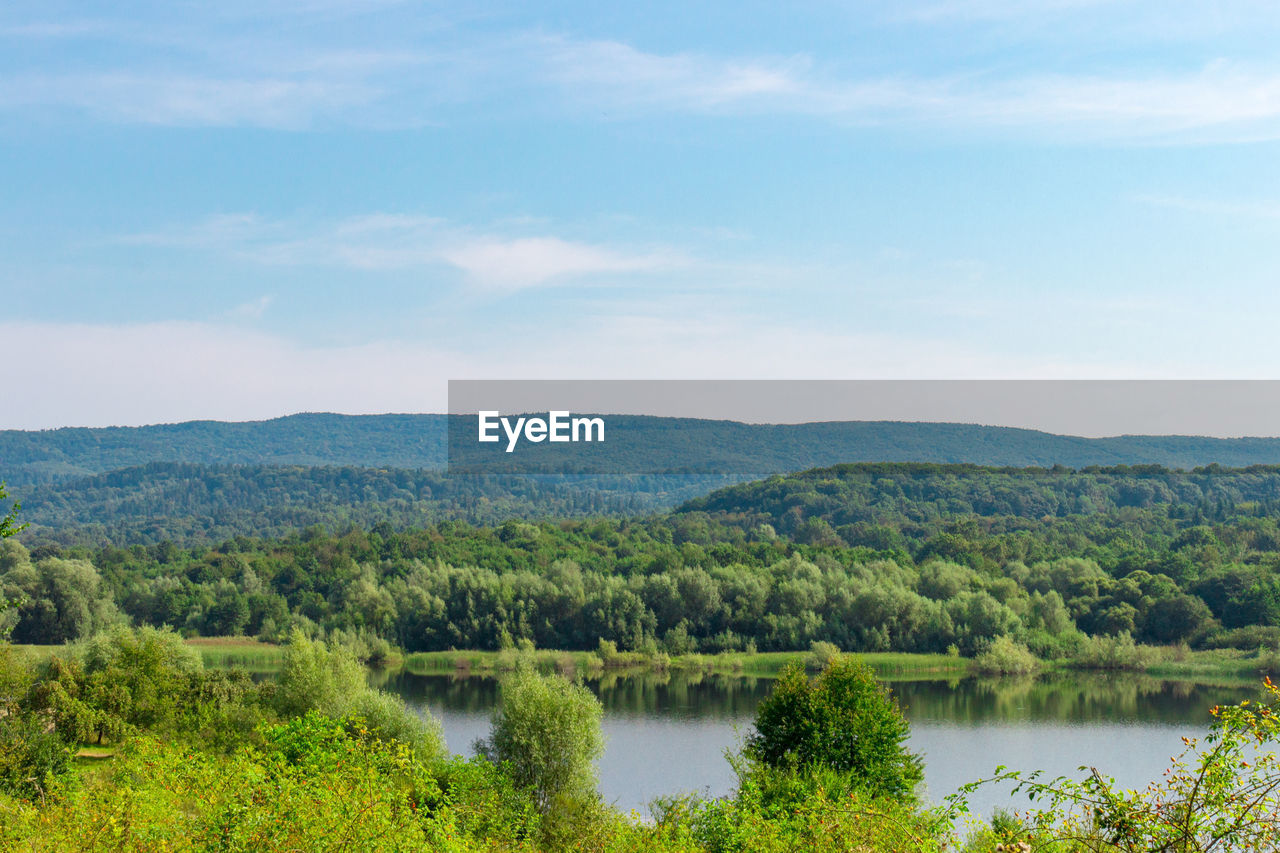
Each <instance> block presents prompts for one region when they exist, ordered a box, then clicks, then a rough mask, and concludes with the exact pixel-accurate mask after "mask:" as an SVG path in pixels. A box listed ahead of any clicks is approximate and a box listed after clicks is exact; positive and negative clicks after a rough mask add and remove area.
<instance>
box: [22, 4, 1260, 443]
mask: <svg viewBox="0 0 1280 853" xmlns="http://www.w3.org/2000/svg"><path fill="white" fill-rule="evenodd" d="M1277 43H1280V7H1277V6H1276V5H1275V4H1274V3H1266V2H1243V1H1242V2H1221V3H1216V4H1206V3H1202V2H1181V0H1164V2H1158V3H1157V2H1143V1H1142V0H1132V2H1126V0H1021V2H1003V0H932V1H931V2H930V1H929V0H926V2H920V3H908V2H888V0H886V2H862V3H831V2H809V3H805V2H795V3H788V4H754V3H742V2H736V3H697V4H690V3H671V4H663V3H649V4H643V5H641V4H600V3H582V4H574V3H510V4H504V3H485V4H461V3H455V4H432V3H419V2H394V0H368V2H348V0H290V1H289V2H269V0H257V2H240V0H225V2H220V3H216V4H215V3H181V2H163V3H154V4H148V3H123V4H122V3H88V2H83V3H59V2H56V0H39V2H27V0H10V2H7V3H5V4H4V5H3V7H0V304H2V305H3V309H0V310H3V314H0V334H2V335H3V340H4V343H5V346H6V349H7V350H8V353H9V359H8V363H9V370H8V376H7V379H6V384H7V393H6V397H7V404H6V405H5V407H4V409H3V417H0V427H22V428H39V427H52V426H62V425H104V424H139V423H153V422H163V421H175V420H185V419H190V418H219V419H248V418H262V417H271V416H275V415H280V414H285V413H289V412H294V411H302V410H331V411H345V412H380V411H439V410H443V409H444V406H445V400H444V394H445V381H446V380H447V379H449V378H550V377H555V378H614V377H617V378H686V377H698V378H878V377H885V378H906V377H921V378H952V377H965V378H1005V377H1017V378H1028V377H1031V378H1035V377H1046V378H1058V377H1079V378H1108V377H1129V378H1148V377H1150V378H1169V377H1185V378H1209V377H1234V378H1276V377H1277V376H1280V369H1277V368H1278V367H1280V342H1278V341H1280V337H1278V336H1277V335H1276V334H1275V318H1276V317H1277V316H1280V310H1278V309H1280V287H1278V286H1277V285H1278V284H1280V281H1278V280H1277V279H1280V263H1278V262H1277V261H1280V258H1278V257H1277V256H1278V254H1280V253H1278V252H1277V250H1276V246H1277V245H1280V239H1278V238H1280V168H1277V167H1278V166H1280V157H1278V155H1280V145H1278V144H1277V143H1278V142H1280V55H1277V54H1276V51H1275V45H1276V44H1277Z"/></svg>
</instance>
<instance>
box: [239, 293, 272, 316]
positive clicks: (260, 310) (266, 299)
mask: <svg viewBox="0 0 1280 853" xmlns="http://www.w3.org/2000/svg"><path fill="white" fill-rule="evenodd" d="M274 301H275V298H274V297H272V296H270V295H267V296H260V297H258V298H257V299H251V300H249V301H248V302H244V303H241V304H240V305H237V306H236V307H235V308H232V309H231V311H230V312H228V313H229V314H230V316H232V317H240V318H242V319H245V320H261V319H262V315H263V314H266V313H267V309H268V308H270V307H271V303H272V302H274Z"/></svg>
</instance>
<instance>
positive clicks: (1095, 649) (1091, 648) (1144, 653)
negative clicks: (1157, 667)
mask: <svg viewBox="0 0 1280 853" xmlns="http://www.w3.org/2000/svg"><path fill="white" fill-rule="evenodd" d="M1159 659H1160V650H1159V649H1157V648H1154V647H1152V646H1139V645H1137V644H1136V643H1134V642H1133V637H1132V636H1131V635H1130V634H1129V633H1128V632H1125V633H1120V634H1116V635H1114V636H1098V637H1089V638H1088V639H1087V640H1085V641H1084V642H1083V643H1082V644H1081V651H1080V653H1079V655H1078V656H1077V657H1076V659H1075V660H1073V661H1072V662H1071V665H1072V666H1073V667H1075V668H1077V669H1110V670H1130V671H1134V672H1140V671H1142V670H1144V669H1146V668H1147V667H1149V666H1151V665H1152V664H1154V663H1156V662H1157V661H1159Z"/></svg>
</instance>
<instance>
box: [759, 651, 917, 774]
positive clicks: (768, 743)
mask: <svg viewBox="0 0 1280 853" xmlns="http://www.w3.org/2000/svg"><path fill="white" fill-rule="evenodd" d="M908 734H909V727H908V725H907V721H906V718H904V717H903V716H902V712H901V711H900V710H899V708H898V704H897V702H896V700H894V699H893V697H892V696H891V694H890V693H889V691H888V690H887V689H886V688H884V687H882V686H881V685H880V684H879V683H877V682H876V680H875V677H874V676H873V675H872V673H871V670H870V669H869V668H868V667H867V666H866V665H865V664H863V663H861V662H860V661H857V660H855V659H851V658H842V659H840V660H837V661H834V662H832V663H831V665H830V666H828V667H827V669H825V670H824V671H823V672H822V674H821V675H819V676H818V677H817V678H816V679H815V680H814V681H812V682H811V681H810V680H809V678H808V677H807V676H806V675H805V673H804V670H803V669H801V668H800V667H798V666H790V667H788V668H786V669H785V670H783V672H782V674H781V675H780V676H779V678H778V681H777V685H776V686H775V687H774V690H773V694H772V695H771V696H769V698H768V699H766V700H764V702H762V703H761V704H760V707H759V709H758V710H757V712H756V720H755V731H754V732H753V733H752V734H751V735H750V736H748V738H747V747H746V750H745V754H746V756H747V758H748V759H750V760H752V761H756V762H759V763H760V764H763V765H766V766H768V767H772V768H778V769H787V770H805V771H815V770H818V769H820V768H824V767H825V768H830V769H832V770H835V771H837V772H840V773H848V774H850V777H851V778H852V779H853V780H854V782H855V784H856V786H857V787H858V788H860V789H861V790H863V791H865V792H867V793H870V794H872V795H883V796H890V797H897V798H906V799H910V798H913V797H914V795H915V790H916V787H917V786H918V785H919V783H920V781H921V780H922V779H923V778H924V771H923V769H922V765H921V761H920V759H919V757H917V756H915V755H913V754H911V753H910V752H908V751H907V749H906V747H905V743H906V740H907V736H908Z"/></svg>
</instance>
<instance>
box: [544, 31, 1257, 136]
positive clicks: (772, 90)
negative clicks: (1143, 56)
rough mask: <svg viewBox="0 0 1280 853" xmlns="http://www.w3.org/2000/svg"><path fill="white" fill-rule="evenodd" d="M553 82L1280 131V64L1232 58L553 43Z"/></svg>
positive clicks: (606, 102) (840, 105) (876, 109)
mask: <svg viewBox="0 0 1280 853" xmlns="http://www.w3.org/2000/svg"><path fill="white" fill-rule="evenodd" d="M545 54H546V62H547V65H548V68H549V70H550V78H551V79H552V80H553V81H555V82H557V83H559V84H561V85H563V86H564V87H565V88H566V90H567V91H568V93H569V95H570V96H571V97H573V98H575V99H577V100H578V101H579V102H580V103H581V102H589V103H591V104H592V105H593V106H595V107H597V108H605V109H608V110H610V111H613V112H614V113H620V112H627V111H631V112H639V111H648V110H653V109H667V110H677V111H683V112H690V113H712V114H735V113H745V114H789V115H802V116H812V117H821V118H828V119H832V120H836V121H840V122H845V123H850V124H857V125H867V126H871V125H889V124H896V125H909V126H911V125H914V126H945V127H952V128H961V129H963V128H971V129H982V128H1002V129H1010V128H1015V129H1016V128H1023V129H1026V130H1027V131H1029V132H1038V133H1045V132H1053V133H1055V134H1062V133H1067V134H1070V136H1071V138H1077V139H1078V138H1080V137H1088V138H1093V137H1102V138H1122V139H1132V140H1150V141H1173V140H1175V139H1201V138H1206V137H1212V136H1213V135H1214V134H1216V135H1217V137H1218V138H1225V139H1236V138H1242V139H1256V138H1277V137H1280V70H1277V69H1275V68H1271V67H1255V66H1249V65H1243V64H1238V63H1231V62H1225V61H1215V62H1211V63H1208V64H1206V65H1204V66H1202V67H1201V68H1199V69H1198V70H1194V71H1179V72H1150V73H1142V74H1140V73H1121V72H1117V73H1114V74H1109V75H1108V74H1042V73H1023V74H1003V75H996V74H965V75H955V76H935V77H920V76H909V75H896V76H880V77H877V76H867V77H863V78H858V79H842V78H841V77H839V76H838V75H835V74H833V73H831V72H829V71H828V72H824V71H823V70H822V69H820V68H818V67H817V64H816V63H814V62H813V61H811V60H810V59H808V58H805V57H794V58H790V59H786V60H773V61H764V60H755V61H742V60H723V59H717V58H713V57H709V56H698V55H693V54H671V55H659V54H650V53H643V52H641V51H638V50H636V49H635V48H633V47H630V46H629V45H625V44H621V43H617V42H570V41H565V40H549V41H548V45H547V47H546V48H545Z"/></svg>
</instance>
